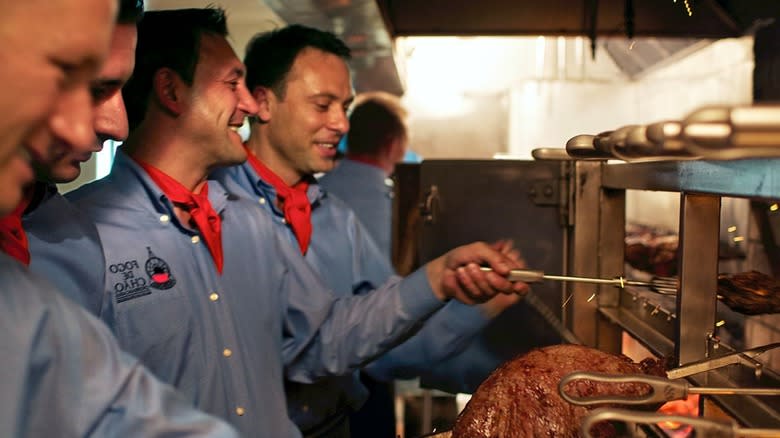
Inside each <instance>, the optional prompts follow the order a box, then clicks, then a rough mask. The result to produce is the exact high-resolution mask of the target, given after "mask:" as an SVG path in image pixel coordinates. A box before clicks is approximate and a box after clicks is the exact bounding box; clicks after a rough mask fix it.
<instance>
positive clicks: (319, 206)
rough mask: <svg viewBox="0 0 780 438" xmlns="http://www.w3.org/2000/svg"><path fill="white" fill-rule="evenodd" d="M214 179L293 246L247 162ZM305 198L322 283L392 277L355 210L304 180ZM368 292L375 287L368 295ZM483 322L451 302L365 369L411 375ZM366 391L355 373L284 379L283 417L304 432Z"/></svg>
mask: <svg viewBox="0 0 780 438" xmlns="http://www.w3.org/2000/svg"><path fill="white" fill-rule="evenodd" d="M213 178H215V179H217V180H219V181H220V182H222V183H223V184H224V185H225V186H226V187H229V188H230V189H231V191H233V192H236V193H237V192H239V191H240V192H241V193H243V195H244V196H246V197H247V198H249V199H251V200H252V201H253V202H254V203H255V204H256V205H258V206H260V207H262V210H264V211H261V212H259V213H258V214H265V213H267V212H270V213H271V214H273V217H274V222H275V223H276V229H277V233H278V234H279V235H281V236H283V237H284V238H285V239H286V240H287V243H288V244H289V245H290V247H291V248H294V249H295V250H297V251H299V250H298V244H297V240H296V238H295V235H294V234H293V232H292V229H291V228H290V227H289V226H287V224H286V222H285V221H284V213H283V212H282V211H281V210H280V209H279V208H278V206H277V205H276V202H275V200H276V190H275V189H274V188H273V186H271V185H270V184H268V183H267V182H265V181H264V180H262V179H261V178H260V176H259V175H258V174H257V172H255V170H254V169H253V168H252V166H251V165H249V164H248V163H245V164H243V165H241V166H234V167H231V168H228V169H221V170H220V171H218V172H217V173H215V174H214V175H213ZM233 187H236V188H235V189H233ZM308 196H309V201H310V202H311V205H312V213H311V221H312V238H311V243H310V245H309V248H308V250H307V252H306V256H305V259H306V261H307V262H309V264H311V266H312V267H314V269H315V270H317V272H318V273H319V274H320V275H322V277H323V279H324V280H325V281H326V282H327V284H328V286H330V287H331V288H332V289H333V290H334V291H336V293H339V294H341V295H343V296H349V295H352V294H355V293H357V294H360V293H365V292H369V291H370V290H371V289H374V288H375V287H376V285H380V284H382V283H384V282H386V281H388V279H390V278H391V277H392V276H393V270H392V267H391V266H390V262H389V257H388V256H385V255H383V254H382V252H380V250H379V249H378V248H377V245H376V244H375V243H374V241H373V239H371V238H370V236H368V233H367V232H366V230H365V228H364V227H363V225H361V223H360V222H359V221H358V220H357V218H356V216H355V213H354V212H353V211H352V210H351V209H350V208H349V207H347V206H346V205H345V204H344V203H343V202H342V201H341V200H340V199H338V198H337V197H335V196H332V195H330V194H328V193H325V192H324V191H322V190H320V187H319V186H318V185H317V184H311V185H310V186H309V189H308ZM375 293H376V294H380V293H382V291H376V292H372V293H370V294H369V295H374V294H375ZM487 323H488V319H487V318H486V317H485V316H484V315H483V314H482V312H481V311H480V310H479V309H478V308H476V307H470V306H466V305H464V304H461V303H458V302H451V303H449V304H447V305H446V306H445V307H444V308H443V309H442V310H441V311H439V312H437V313H436V314H435V315H433V316H432V317H431V318H430V319H429V320H428V321H427V322H426V323H425V325H424V326H423V328H422V330H420V331H419V332H418V333H417V334H415V335H414V336H413V337H412V338H410V339H408V340H407V341H405V342H404V343H403V344H401V345H399V346H397V347H395V348H394V349H393V350H391V351H389V352H387V353H385V354H384V355H382V356H381V357H380V358H378V359H377V360H375V361H374V362H372V363H371V364H370V365H368V366H367V367H366V372H368V373H369V374H371V375H372V376H373V377H374V378H378V379H381V380H391V379H394V378H411V377H416V376H417V375H418V374H419V373H420V372H421V371H422V370H425V369H428V368H430V367H431V366H433V365H434V364H435V363H436V362H438V361H441V360H442V359H445V358H447V357H450V356H452V355H453V354H455V353H457V352H459V351H460V350H462V349H463V348H465V347H466V345H467V344H468V343H469V342H470V341H471V340H472V339H473V338H474V336H476V335H477V333H478V332H479V331H480V330H481V329H482V328H483V327H485V325H486V324H487ZM367 395H368V393H367V390H366V388H365V387H364V386H363V385H362V384H361V383H360V380H359V378H358V376H357V373H353V374H352V375H346V376H339V377H333V378H329V379H324V380H322V381H319V382H317V383H315V384H311V385H295V384H288V385H287V397H288V406H289V411H290V416H291V418H292V419H293V421H295V423H296V424H297V425H298V426H299V427H301V428H302V429H304V430H306V429H310V428H313V427H314V426H316V425H318V424H321V423H322V422H323V421H325V420H326V419H327V418H329V417H331V416H333V415H334V414H337V412H338V411H339V410H343V409H344V406H345V405H347V406H350V407H352V408H353V409H357V408H358V407H360V405H361V404H362V403H363V402H364V401H365V399H366V397H367Z"/></svg>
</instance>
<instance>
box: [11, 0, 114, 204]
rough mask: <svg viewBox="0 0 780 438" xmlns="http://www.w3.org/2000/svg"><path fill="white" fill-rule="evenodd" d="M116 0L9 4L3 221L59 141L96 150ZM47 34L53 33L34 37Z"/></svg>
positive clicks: (40, 0) (41, 0)
mask: <svg viewBox="0 0 780 438" xmlns="http://www.w3.org/2000/svg"><path fill="white" fill-rule="evenodd" d="M116 8H117V2H116V1H115V0H82V1H79V2H73V1H70V0H27V1H24V2H7V4H6V5H4V14H2V15H0V83H2V84H3V86H4V89H5V91H4V92H3V93H0V214H2V215H5V214H7V213H8V212H10V211H11V210H12V209H13V208H14V207H15V206H16V205H17V204H18V203H19V201H20V200H21V193H22V188H23V186H24V185H25V184H27V183H29V182H31V181H32V178H33V173H32V169H31V167H30V160H31V159H33V160H36V161H40V162H42V163H47V162H49V161H50V160H51V158H52V157H53V156H56V154H57V151H56V146H54V144H55V143H54V139H55V138H61V139H64V140H65V141H67V142H68V143H71V144H78V145H85V144H92V143H94V138H95V134H94V131H93V127H92V120H93V116H94V112H93V105H92V97H91V95H90V82H91V81H92V79H93V78H94V77H95V75H96V74H97V72H98V70H99V68H100V66H101V64H102V62H103V59H104V57H105V55H106V53H107V51H108V47H109V42H110V40H111V35H112V31H113V23H114V18H115V14H116ZM31 29H45V30H46V31H45V32H31Z"/></svg>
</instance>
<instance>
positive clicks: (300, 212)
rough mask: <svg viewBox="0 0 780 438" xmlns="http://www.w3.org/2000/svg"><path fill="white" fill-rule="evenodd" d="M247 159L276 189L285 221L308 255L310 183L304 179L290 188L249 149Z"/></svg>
mask: <svg viewBox="0 0 780 438" xmlns="http://www.w3.org/2000/svg"><path fill="white" fill-rule="evenodd" d="M247 157H248V158H247V161H248V162H249V165H250V166H252V168H253V169H255V172H257V174H258V175H260V178H262V179H263V180H264V181H265V182H267V183H268V184H271V185H272V186H273V187H274V189H276V198H277V200H278V201H279V207H280V208H281V209H282V211H284V219H285V221H287V224H288V225H289V226H290V227H291V228H292V231H293V234H295V238H296V240H298V246H299V247H300V248H301V254H306V250H308V249H309V242H311V204H310V203H309V196H308V195H307V194H306V190H307V189H308V188H309V182H308V181H306V180H305V179H304V180H301V181H300V182H299V183H297V184H295V185H294V186H292V187H290V186H288V185H287V184H286V183H285V182H284V181H282V179H281V178H279V176H278V175H276V174H275V173H274V172H273V171H272V170H271V169H269V168H268V167H267V166H266V165H265V164H263V163H262V162H261V161H260V160H259V159H258V158H257V157H256V156H255V154H253V153H252V151H250V150H249V149H247Z"/></svg>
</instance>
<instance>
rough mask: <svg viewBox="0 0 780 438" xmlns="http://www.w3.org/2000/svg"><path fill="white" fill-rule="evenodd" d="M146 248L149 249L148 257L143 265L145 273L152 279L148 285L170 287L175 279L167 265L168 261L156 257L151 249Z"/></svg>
mask: <svg viewBox="0 0 780 438" xmlns="http://www.w3.org/2000/svg"><path fill="white" fill-rule="evenodd" d="M146 249H147V250H148V251H149V258H148V259H147V260H146V264H145V265H144V266H145V268H146V275H148V276H149V279H150V280H152V283H151V284H150V285H149V286H151V287H153V288H155V289H163V290H165V289H170V288H172V287H173V286H175V285H176V279H175V278H173V274H171V268H169V267H168V263H165V260H163V259H161V258H159V257H157V256H156V255H154V253H153V252H152V249H151V248H149V247H148V246H147V247H146Z"/></svg>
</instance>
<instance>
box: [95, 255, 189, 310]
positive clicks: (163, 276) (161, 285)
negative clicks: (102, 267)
mask: <svg viewBox="0 0 780 438" xmlns="http://www.w3.org/2000/svg"><path fill="white" fill-rule="evenodd" d="M146 250H147V251H148V253H149V258H148V259H147V260H146V262H145V263H144V265H143V268H142V267H141V264H140V263H138V260H127V261H123V262H119V263H114V264H110V265H109V266H108V272H110V273H111V274H114V279H113V281H114V294H115V295H116V302H117V303H123V302H125V301H129V300H133V299H135V298H140V297H143V296H146V295H151V294H152V289H151V288H154V289H160V290H165V289H170V288H172V287H173V286H174V285H176V279H175V278H174V277H173V274H172V273H171V268H170V266H169V265H168V263H167V262H166V261H165V260H163V259H161V258H159V257H157V256H156V255H154V253H153V252H152V249H151V248H150V247H148V246H147V247H146ZM144 274H146V275H144Z"/></svg>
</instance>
